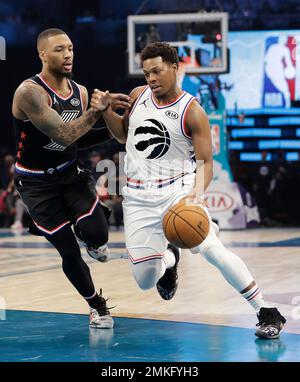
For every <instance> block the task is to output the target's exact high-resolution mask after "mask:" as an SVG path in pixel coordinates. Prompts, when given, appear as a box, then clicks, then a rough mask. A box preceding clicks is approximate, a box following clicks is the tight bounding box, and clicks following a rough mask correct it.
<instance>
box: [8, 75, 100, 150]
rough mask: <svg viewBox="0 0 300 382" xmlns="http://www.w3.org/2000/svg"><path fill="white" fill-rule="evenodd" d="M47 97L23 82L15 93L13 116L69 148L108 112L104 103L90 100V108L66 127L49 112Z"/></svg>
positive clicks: (55, 113)
mask: <svg viewBox="0 0 300 382" xmlns="http://www.w3.org/2000/svg"><path fill="white" fill-rule="evenodd" d="M48 99H49V98H48V94H47V93H46V92H45V91H44V89H43V88H42V87H41V86H39V85H36V84H33V83H31V82H28V81H27V82H26V81H25V82H23V83H22V84H21V85H20V86H19V87H18V89H17V90H16V92H15V95H14V100H13V115H14V116H15V118H18V119H30V121H31V122H32V123H33V124H34V126H35V127H36V128H37V129H39V130H40V131H41V132H42V133H44V134H45V135H47V136H48V137H49V138H51V139H53V140H54V141H55V142H57V143H60V144H62V145H64V146H69V145H71V144H72V143H73V142H75V141H76V140H77V139H78V138H80V137H81V136H83V135H84V134H85V133H86V132H87V131H89V130H90V129H91V128H92V127H93V125H94V124H95V123H96V122H97V121H98V119H99V118H100V116H101V110H103V109H105V107H106V105H103V104H102V102H101V99H100V98H98V97H95V93H94V94H93V95H92V98H91V104H92V106H91V108H90V109H89V110H87V111H86V112H84V113H83V115H82V116H81V117H79V118H77V119H75V120H73V121H70V122H67V123H64V121H63V120H62V119H61V117H60V116H59V114H58V113H57V112H56V111H55V110H53V109H51V108H50V106H49V104H48Z"/></svg>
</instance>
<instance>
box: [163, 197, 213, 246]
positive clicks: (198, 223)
mask: <svg viewBox="0 0 300 382" xmlns="http://www.w3.org/2000/svg"><path fill="white" fill-rule="evenodd" d="M209 225H210V223H209V218H208V216H207V214H206V212H205V211H204V209H203V208H202V207H201V206H199V205H198V204H194V203H186V202H185V201H180V202H179V203H177V204H175V205H174V206H172V207H170V208H169V210H168V212H167V213H166V214H165V216H164V218H163V230H164V234H165V236H166V238H167V239H168V241H169V242H170V243H172V244H174V245H176V246H177V247H179V248H194V247H196V246H197V245H199V244H201V243H202V242H203V241H204V240H205V238H206V236H207V235H208V231H209Z"/></svg>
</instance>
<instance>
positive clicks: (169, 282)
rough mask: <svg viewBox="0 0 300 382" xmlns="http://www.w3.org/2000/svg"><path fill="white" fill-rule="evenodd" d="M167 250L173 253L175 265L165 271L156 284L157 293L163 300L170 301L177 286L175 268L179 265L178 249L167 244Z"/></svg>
mask: <svg viewBox="0 0 300 382" xmlns="http://www.w3.org/2000/svg"><path fill="white" fill-rule="evenodd" d="M168 249H170V250H171V251H172V252H173V253H174V256H175V265H174V266H173V267H172V268H168V269H166V272H165V274H164V275H163V277H162V278H161V279H159V280H158V282H157V284H156V288H157V290H158V293H159V294H160V296H161V298H163V299H164V300H171V298H173V297H174V295H175V293H176V290H177V286H178V275H177V266H178V263H179V249H178V248H177V247H176V246H175V245H173V244H171V243H169V245H168Z"/></svg>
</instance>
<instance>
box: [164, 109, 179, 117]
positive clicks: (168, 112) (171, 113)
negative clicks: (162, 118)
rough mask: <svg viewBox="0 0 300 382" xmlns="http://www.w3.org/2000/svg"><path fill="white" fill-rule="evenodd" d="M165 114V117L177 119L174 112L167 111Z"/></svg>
mask: <svg viewBox="0 0 300 382" xmlns="http://www.w3.org/2000/svg"><path fill="white" fill-rule="evenodd" d="M165 114H166V116H167V117H169V118H171V119H178V118H179V115H178V114H177V113H176V112H175V111H173V110H167V111H166V112H165Z"/></svg>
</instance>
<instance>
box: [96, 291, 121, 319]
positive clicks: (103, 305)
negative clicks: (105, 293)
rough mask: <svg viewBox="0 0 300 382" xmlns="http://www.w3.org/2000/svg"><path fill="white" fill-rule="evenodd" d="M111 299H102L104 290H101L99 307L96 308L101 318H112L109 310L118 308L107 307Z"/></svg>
mask: <svg viewBox="0 0 300 382" xmlns="http://www.w3.org/2000/svg"><path fill="white" fill-rule="evenodd" d="M109 298H110V297H108V298H104V297H102V288H101V289H100V292H99V305H98V306H97V307H96V308H94V309H95V310H97V312H98V313H99V316H110V311H109V310H110V309H113V308H115V307H116V306H111V307H109V308H108V307H107V306H106V301H108V300H109Z"/></svg>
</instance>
